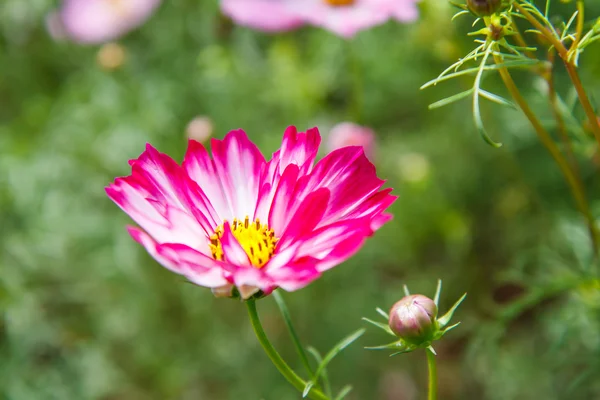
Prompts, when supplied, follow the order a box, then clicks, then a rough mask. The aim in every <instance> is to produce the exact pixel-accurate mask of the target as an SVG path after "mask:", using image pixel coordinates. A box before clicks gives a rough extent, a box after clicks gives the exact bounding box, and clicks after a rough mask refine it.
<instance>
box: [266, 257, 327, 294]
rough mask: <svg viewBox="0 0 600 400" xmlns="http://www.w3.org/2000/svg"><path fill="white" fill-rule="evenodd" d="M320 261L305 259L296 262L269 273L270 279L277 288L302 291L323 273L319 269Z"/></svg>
mask: <svg viewBox="0 0 600 400" xmlns="http://www.w3.org/2000/svg"><path fill="white" fill-rule="evenodd" d="M317 263H318V260H316V259H314V258H311V257H305V258H303V259H299V260H296V261H295V262H294V263H293V264H289V265H286V266H284V267H281V268H277V269H275V270H273V271H269V272H268V274H269V277H270V279H271V280H273V281H274V282H277V286H278V287H280V288H282V289H284V290H287V291H289V292H291V291H294V290H298V289H301V288H303V287H305V286H306V285H308V284H309V283H311V282H312V281H314V280H315V279H318V278H319V277H320V276H321V272H320V271H319V270H318V269H317Z"/></svg>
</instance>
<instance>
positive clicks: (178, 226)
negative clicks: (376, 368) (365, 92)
mask: <svg viewBox="0 0 600 400" xmlns="http://www.w3.org/2000/svg"><path fill="white" fill-rule="evenodd" d="M320 141H321V137H320V135H319V131H318V130H317V129H316V128H314V129H310V130H308V131H307V132H306V133H298V132H297V131H296V128H294V127H290V128H288V129H287V130H286V131H285V134H284V138H283V143H282V146H281V148H280V149H279V150H278V151H277V152H275V153H274V154H273V157H272V158H271V159H270V160H269V161H266V160H265V158H264V157H263V155H262V154H261V153H260V151H259V150H258V148H257V147H256V145H254V144H253V143H252V142H251V141H250V140H249V139H248V137H247V136H246V133H244V131H242V130H237V131H232V132H230V133H229V134H227V135H226V136H225V138H224V139H223V140H217V139H212V142H211V145H212V158H211V156H210V155H209V153H208V151H207V150H206V149H205V148H204V146H203V145H202V144H200V143H198V142H196V141H194V140H190V141H189V144H188V149H187V153H186V154H185V157H184V160H183V163H182V165H179V164H177V163H176V162H175V161H173V160H172V159H171V158H170V157H168V156H167V155H165V154H162V153H159V152H158V151H157V150H156V149H154V148H153V147H152V146H150V145H147V146H146V151H145V152H144V153H142V155H141V156H140V157H139V158H138V159H136V160H132V161H130V165H131V169H132V172H131V175H130V176H127V177H123V178H117V179H116V180H115V181H114V183H112V184H111V185H109V186H108V187H107V188H106V192H107V194H108V196H109V197H110V198H111V199H112V200H113V201H114V202H115V203H117V205H119V207H121V209H123V211H125V212H126V213H127V214H129V216H130V217H131V218H132V219H133V220H134V221H135V222H136V223H137V224H138V225H139V226H140V227H141V228H137V227H129V233H130V234H131V236H132V237H133V238H134V239H135V240H136V241H137V242H139V243H140V244H142V245H143V246H144V247H145V248H146V250H147V251H148V252H149V253H150V254H151V255H152V256H153V257H154V258H155V259H156V260H157V261H158V262H159V263H161V264H162V265H163V266H165V267H166V268H168V269H170V270H171V271H173V272H176V273H178V274H181V275H183V276H185V277H186V278H188V279H189V280H190V281H192V282H194V283H196V284H198V285H201V286H206V287H210V288H213V291H214V292H215V293H219V294H225V295H230V294H231V293H232V290H233V288H234V287H236V288H237V290H238V291H239V293H240V294H241V296H242V297H243V298H249V297H250V296H252V295H253V294H254V293H256V292H258V291H259V290H262V291H263V292H264V293H265V294H269V293H270V292H271V291H273V290H274V289H275V288H277V287H281V288H283V289H284V290H287V291H293V290H297V289H300V288H302V287H304V286H306V285H307V284H309V283H310V282H312V281H313V280H315V279H317V278H318V277H319V276H320V275H321V273H322V272H324V271H326V270H328V269H330V268H332V267H334V266H336V265H337V264H339V263H341V262H342V261H344V260H346V259H347V258H349V257H350V256H351V255H353V254H354V253H355V252H356V251H358V249H359V248H360V247H361V245H362V244H363V242H364V241H365V239H366V238H367V237H368V236H370V235H372V234H373V232H374V231H376V230H377V229H379V228H380V227H381V226H382V225H383V224H384V223H385V222H387V221H388V220H390V219H391V218H392V216H391V215H389V214H385V213H384V211H385V210H386V209H387V208H388V206H389V205H390V204H392V203H393V202H394V200H395V199H396V197H395V196H392V195H390V192H391V189H382V188H381V187H382V185H383V183H384V181H383V180H381V179H379V178H377V175H376V172H375V167H374V166H373V164H371V163H370V162H369V161H368V160H367V158H366V157H365V155H364V153H363V150H362V148H361V147H345V148H341V149H338V150H335V151H333V152H331V153H330V154H328V155H327V156H325V157H324V158H323V159H322V160H320V161H319V162H317V163H316V164H315V157H316V155H317V151H318V148H319V144H320Z"/></svg>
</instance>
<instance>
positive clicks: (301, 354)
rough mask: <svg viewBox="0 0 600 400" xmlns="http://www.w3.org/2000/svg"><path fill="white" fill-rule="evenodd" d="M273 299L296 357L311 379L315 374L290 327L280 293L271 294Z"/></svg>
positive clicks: (296, 335) (290, 322) (291, 326)
mask: <svg viewBox="0 0 600 400" xmlns="http://www.w3.org/2000/svg"><path fill="white" fill-rule="evenodd" d="M273 297H274V298H275V302H276V303H277V306H278V307H279V311H281V315H282V316H283V321H284V322H285V326H286V327H287V328H288V331H289V332H290V336H291V337H292V341H293V342H294V346H295V347H296V352H297V353H298V356H299V357H300V360H301V361H302V365H304V368H305V369H306V372H308V375H309V376H310V377H311V378H312V377H313V376H314V375H315V373H314V371H313V370H312V368H311V367H310V363H309V362H308V357H306V353H305V352H304V348H303V347H302V343H300V338H299V337H298V334H297V333H296V330H295V329H294V325H292V318H291V317H290V312H289V310H288V308H287V305H286V304H285V301H284V300H283V296H281V293H279V291H278V290H275V291H274V292H273Z"/></svg>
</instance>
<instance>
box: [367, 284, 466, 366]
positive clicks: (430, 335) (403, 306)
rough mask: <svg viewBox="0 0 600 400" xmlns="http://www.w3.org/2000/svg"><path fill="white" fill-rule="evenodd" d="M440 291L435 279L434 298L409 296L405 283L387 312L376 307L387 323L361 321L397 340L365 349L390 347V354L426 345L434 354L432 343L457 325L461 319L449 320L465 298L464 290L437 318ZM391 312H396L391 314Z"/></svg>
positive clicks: (405, 351) (440, 287)
mask: <svg viewBox="0 0 600 400" xmlns="http://www.w3.org/2000/svg"><path fill="white" fill-rule="evenodd" d="M441 290H442V281H441V280H440V281H438V286H437V290H436V294H435V296H434V299H433V300H431V299H429V298H427V297H425V296H423V295H411V294H410V293H409V291H408V288H407V287H406V286H404V291H405V294H406V296H405V297H404V298H402V299H401V300H400V301H398V302H397V303H396V304H394V306H393V307H392V309H391V310H390V312H391V313H392V315H391V318H390V314H388V313H386V312H385V311H383V310H382V309H381V308H377V309H376V311H377V312H378V313H379V314H380V315H381V316H382V317H384V318H385V319H386V323H383V322H378V321H373V320H371V319H369V318H363V320H364V321H366V322H368V323H370V324H372V325H374V326H376V327H378V328H380V329H382V330H384V331H385V332H386V333H388V334H389V335H391V336H394V337H396V338H397V340H396V341H394V342H392V343H388V344H384V345H381V346H372V347H366V349H368V350H393V351H394V352H393V353H392V354H390V357H391V356H395V355H398V354H403V353H409V352H411V351H414V350H417V349H420V348H426V349H429V350H430V351H432V352H433V353H434V354H435V350H434V349H433V347H432V343H433V342H435V341H436V340H440V339H441V338H442V337H443V336H444V335H445V334H446V333H448V332H449V331H450V330H452V329H454V328H456V327H457V326H458V325H459V324H460V322H457V323H455V324H450V320H451V319H452V316H453V315H454V312H455V311H456V309H457V308H458V306H459V305H460V304H461V303H462V301H463V300H464V299H465V297H466V296H467V294H466V293H465V294H464V295H463V296H462V297H461V298H460V299H458V301H456V303H454V305H453V306H452V307H451V308H450V310H448V311H447V312H446V313H445V314H444V315H443V316H441V317H439V318H438V317H437V310H438V304H439V298H440V293H441ZM393 313H396V315H394V314H393Z"/></svg>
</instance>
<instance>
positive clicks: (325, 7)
mask: <svg viewBox="0 0 600 400" xmlns="http://www.w3.org/2000/svg"><path fill="white" fill-rule="evenodd" d="M285 1H286V2H287V3H289V5H290V8H292V9H293V10H294V11H295V12H296V13H297V14H298V15H299V16H301V17H302V18H303V19H304V20H305V21H306V22H308V23H310V24H312V25H316V26H320V27H322V28H324V29H327V30H329V31H331V32H333V33H335V34H336V35H339V36H342V37H345V38H350V37H352V36H354V35H355V34H356V33H358V32H359V31H362V30H365V29H369V28H371V27H373V26H376V25H381V24H383V23H385V22H386V21H388V20H389V19H390V18H394V19H396V20H398V21H401V22H408V21H414V20H415V19H417V17H418V10H417V2H418V1H419V0H302V1H296V0H285Z"/></svg>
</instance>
